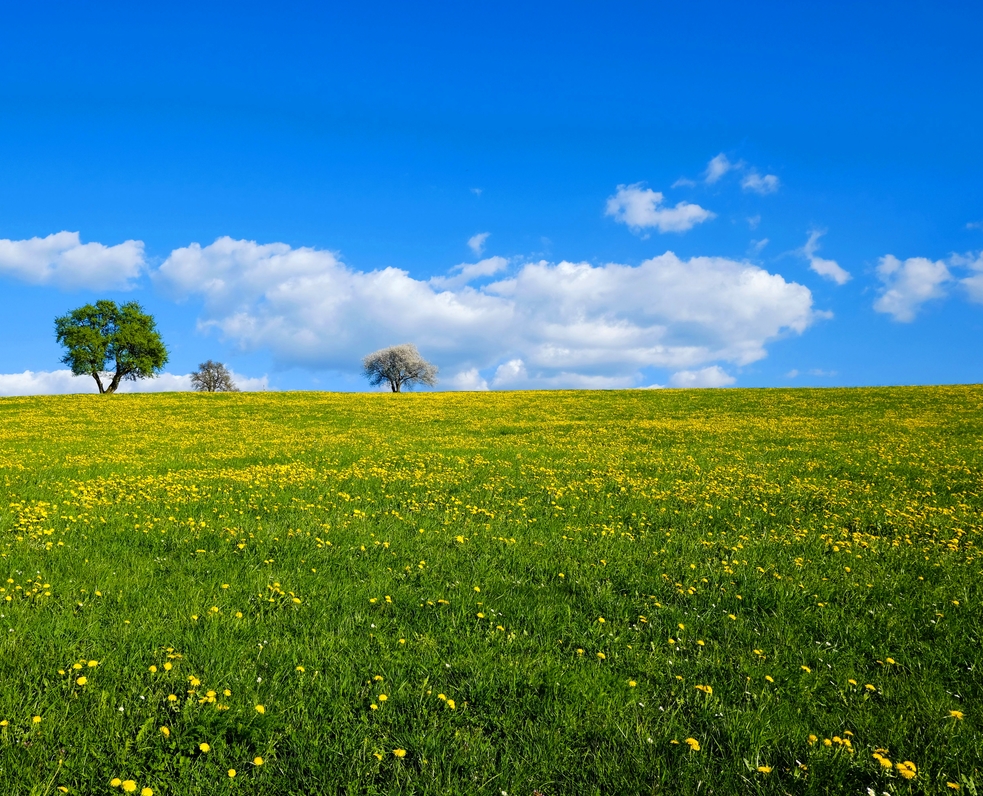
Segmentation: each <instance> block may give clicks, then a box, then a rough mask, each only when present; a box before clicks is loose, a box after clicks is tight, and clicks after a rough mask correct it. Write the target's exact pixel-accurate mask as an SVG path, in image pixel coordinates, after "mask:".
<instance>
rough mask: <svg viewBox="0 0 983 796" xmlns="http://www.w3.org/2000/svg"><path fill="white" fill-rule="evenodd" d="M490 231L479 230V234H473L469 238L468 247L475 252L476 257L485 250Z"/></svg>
mask: <svg viewBox="0 0 983 796" xmlns="http://www.w3.org/2000/svg"><path fill="white" fill-rule="evenodd" d="M490 235H491V233H490V232H479V233H478V234H477V235H472V236H471V237H470V238H468V248H469V249H471V251H473V252H474V256H475V257H480V256H481V253H482V252H483V251H484V250H485V241H486V240H488V238H489V236H490Z"/></svg>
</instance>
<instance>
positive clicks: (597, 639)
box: [0, 386, 983, 796]
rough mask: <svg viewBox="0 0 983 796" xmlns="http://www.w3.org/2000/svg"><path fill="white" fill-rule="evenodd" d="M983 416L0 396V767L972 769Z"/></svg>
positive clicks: (335, 775) (448, 789) (219, 770)
mask: <svg viewBox="0 0 983 796" xmlns="http://www.w3.org/2000/svg"><path fill="white" fill-rule="evenodd" d="M981 440H983V387H978V386H969V387H937V388H893V389H860V390H750V391H749V390H726V391H632V392H549V393H502V394H453V393H442V394H418V395H413V394H404V395H392V394H372V395H365V394H360V395H359V394H355V395H337V394H311V393H293V394H291V393H286V394H276V393H272V394H238V395H236V394H233V395H191V394H179V395H120V396H114V397H111V398H100V397H98V396H64V397H49V398H12V399H2V400H0V578H2V579H3V580H5V581H6V583H4V584H2V587H3V591H2V592H0V605H2V608H0V720H2V721H0V792H2V793H5V794H6V793H10V794H14V793H18V794H20V793H31V794H49V793H50V794H55V793H58V792H68V793H74V794H109V793H121V792H135V793H141V792H144V796H149V793H147V789H149V790H150V791H152V792H153V793H154V794H158V796H163V795H164V794H180V795H181V796H184V795H185V794H203V795H206V794H207V796H213V794H221V793H243V794H322V793H324V794H327V793H352V794H354V793H378V794H389V793H406V794H410V793H418V794H419V793H428V794H452V793H460V794H485V793H487V794H501V793H503V792H504V793H508V794H510V795H512V796H517V795H519V794H524V795H525V796H531V794H533V792H534V791H539V792H540V793H542V794H545V795H546V796H553V795H554V794H591V793H604V794H634V793H681V794H682V793H697V792H699V793H718V794H727V793H775V794H778V793H815V794H824V793H866V789H867V788H872V789H873V790H874V792H876V793H882V792H885V791H886V792H889V793H892V794H895V793H949V792H954V791H955V790H957V789H962V790H963V791H964V792H967V793H975V792H976V790H975V789H976V788H981V787H983V734H981V732H980V724H981V721H983V713H981V709H980V701H981V698H983V679H981V670H983V647H981V640H983V638H981V637H983V622H981V617H983V611H981V601H980V597H981V585H980V584H981V578H980V576H981V574H983V558H981V550H980V545H981V531H983V520H981V510H983V446H981ZM131 788H132V789H133V790H131Z"/></svg>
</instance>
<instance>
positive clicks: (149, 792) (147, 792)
mask: <svg viewBox="0 0 983 796" xmlns="http://www.w3.org/2000/svg"><path fill="white" fill-rule="evenodd" d="M140 796H154V791H153V789H152V788H141V789H140Z"/></svg>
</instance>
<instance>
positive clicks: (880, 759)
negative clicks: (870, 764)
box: [873, 752, 894, 768]
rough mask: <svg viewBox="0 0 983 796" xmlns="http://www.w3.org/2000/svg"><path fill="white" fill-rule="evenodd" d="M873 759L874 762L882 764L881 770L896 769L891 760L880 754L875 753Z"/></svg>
mask: <svg viewBox="0 0 983 796" xmlns="http://www.w3.org/2000/svg"><path fill="white" fill-rule="evenodd" d="M873 758H874V760H876V761H877V762H878V763H880V764H881V768H893V767H894V763H892V762H891V761H890V760H888V759H887V758H886V757H884V755H882V754H881V753H880V752H874V754H873Z"/></svg>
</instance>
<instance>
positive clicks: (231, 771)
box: [229, 768, 236, 779]
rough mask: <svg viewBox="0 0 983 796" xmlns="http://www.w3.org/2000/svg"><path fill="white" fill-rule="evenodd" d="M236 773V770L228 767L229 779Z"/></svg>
mask: <svg viewBox="0 0 983 796" xmlns="http://www.w3.org/2000/svg"><path fill="white" fill-rule="evenodd" d="M235 775H236V770H235V769H234V768H230V769H229V779H234V778H235Z"/></svg>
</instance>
